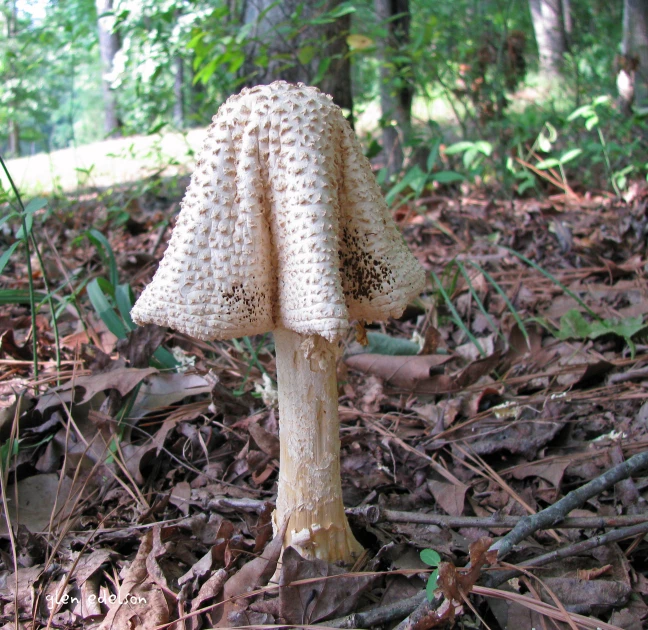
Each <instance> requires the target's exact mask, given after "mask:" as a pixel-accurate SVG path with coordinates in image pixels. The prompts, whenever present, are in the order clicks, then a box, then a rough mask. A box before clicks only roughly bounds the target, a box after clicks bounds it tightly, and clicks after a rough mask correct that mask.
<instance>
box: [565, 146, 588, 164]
mask: <svg viewBox="0 0 648 630" xmlns="http://www.w3.org/2000/svg"><path fill="white" fill-rule="evenodd" d="M582 152H583V149H571V150H570V151H567V153H563V154H562V155H561V156H560V163H561V164H567V162H571V160H573V159H575V158H577V157H578V156H579V155H580V154H581V153H582Z"/></svg>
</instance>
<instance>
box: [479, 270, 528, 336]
mask: <svg viewBox="0 0 648 630" xmlns="http://www.w3.org/2000/svg"><path fill="white" fill-rule="evenodd" d="M470 264H471V265H472V266H473V267H474V268H475V269H477V270H478V271H480V272H481V273H483V274H484V277H485V278H486V280H488V282H490V283H491V285H492V287H493V289H495V291H497V293H499V295H500V297H501V298H502V299H503V300H504V304H506V308H508V310H509V312H510V313H511V315H513V319H514V320H515V323H516V324H517V325H518V328H519V329H520V332H521V333H522V336H523V337H524V340H525V341H526V344H527V348H531V341H530V339H529V333H528V332H527V329H526V327H525V325H524V322H523V321H522V318H521V317H520V316H519V315H518V312H517V311H516V310H515V307H514V306H513V304H511V300H509V299H508V295H506V292H505V291H504V289H502V287H501V286H500V285H499V284H498V283H497V280H495V278H493V276H491V275H490V274H489V273H488V271H486V269H484V268H483V267H480V266H479V265H478V264H477V263H474V262H472V261H470Z"/></svg>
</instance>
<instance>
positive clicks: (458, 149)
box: [445, 140, 475, 155]
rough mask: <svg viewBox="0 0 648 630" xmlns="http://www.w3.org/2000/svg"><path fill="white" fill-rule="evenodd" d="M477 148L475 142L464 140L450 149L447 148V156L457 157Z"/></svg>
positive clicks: (452, 145)
mask: <svg viewBox="0 0 648 630" xmlns="http://www.w3.org/2000/svg"><path fill="white" fill-rule="evenodd" d="M474 146H475V143H474V142H469V141H468V140H462V141H461V142H455V143H454V144H451V145H450V146H449V147H446V148H445V154H446V155H455V154H456V153H463V152H464V151H467V150H468V149H472V148H473V147H474Z"/></svg>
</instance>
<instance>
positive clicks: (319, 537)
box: [272, 329, 362, 563]
mask: <svg viewBox="0 0 648 630" xmlns="http://www.w3.org/2000/svg"><path fill="white" fill-rule="evenodd" d="M274 338H275V349H276V353H277V384H278V391H279V442H280V462H279V490H278V494H277V509H276V510H275V512H274V514H273V516H272V520H273V526H274V528H275V532H277V531H279V530H281V528H282V526H283V524H284V523H285V521H286V519H287V520H288V528H287V530H286V534H285V538H284V548H285V547H288V546H291V547H295V548H296V549H297V550H298V551H299V553H300V554H301V555H302V556H304V557H306V558H319V559H321V560H326V561H327V562H338V561H342V562H345V563H350V562H352V560H353V559H354V557H357V556H358V555H359V554H360V553H361V552H362V547H361V545H360V543H358V542H357V541H356V539H355V538H354V537H353V534H352V533H351V529H350V528H349V523H348V521H347V518H346V515H345V513H344V503H343V502H342V484H341V479H340V420H339V417H338V389H337V371H336V364H337V352H336V348H337V346H336V345H335V344H332V343H329V342H328V341H326V339H324V338H323V337H320V336H319V335H315V336H312V337H307V336H304V335H299V334H297V333H295V332H292V331H290V330H284V329H278V330H275V331H274Z"/></svg>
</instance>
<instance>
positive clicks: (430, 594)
mask: <svg viewBox="0 0 648 630" xmlns="http://www.w3.org/2000/svg"><path fill="white" fill-rule="evenodd" d="M438 580H439V569H435V570H434V571H432V573H430V577H429V578H428V581H427V584H426V585H425V595H426V596H427V600H428V601H429V602H431V601H432V600H433V599H434V591H436V588H437V582H438Z"/></svg>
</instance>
